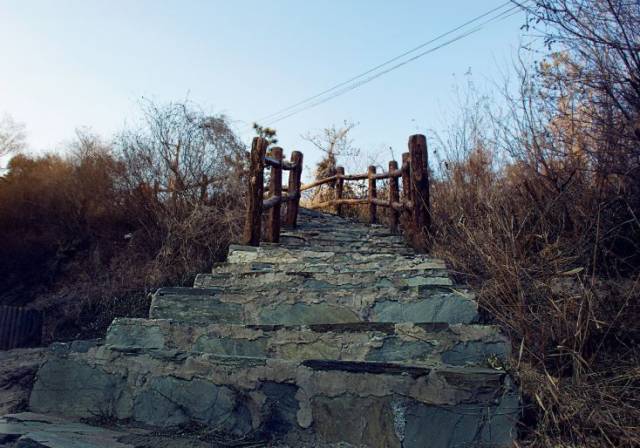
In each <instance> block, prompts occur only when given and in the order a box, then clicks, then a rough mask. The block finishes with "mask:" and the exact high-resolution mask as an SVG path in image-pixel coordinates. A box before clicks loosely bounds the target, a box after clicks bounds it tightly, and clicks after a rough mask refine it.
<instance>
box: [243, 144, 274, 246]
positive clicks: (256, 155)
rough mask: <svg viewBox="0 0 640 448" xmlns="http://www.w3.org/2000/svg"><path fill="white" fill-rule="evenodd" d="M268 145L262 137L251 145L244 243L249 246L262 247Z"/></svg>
mask: <svg viewBox="0 0 640 448" xmlns="http://www.w3.org/2000/svg"><path fill="white" fill-rule="evenodd" d="M268 145H269V142H268V141H267V140H266V139H264V138H262V137H255V138H254V139H253V142H252V143H251V165H250V166H249V183H248V191H247V211H246V214H245V219H244V233H243V243H244V244H247V245H249V246H259V245H260V230H261V220H262V200H263V195H264V155H265V153H266V151H267V146H268Z"/></svg>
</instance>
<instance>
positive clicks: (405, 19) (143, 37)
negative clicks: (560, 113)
mask: <svg viewBox="0 0 640 448" xmlns="http://www.w3.org/2000/svg"><path fill="white" fill-rule="evenodd" d="M500 3H502V1H500V0H449V1H445V2H443V1H425V0H398V1H390V0H385V1H381V0H351V1H348V0H317V1H309V0H297V1H293V0H273V1H266V0H261V1H259V0H256V1H253V0H251V1H250V0H225V1H222V0H210V1H200V0H183V1H177V0H175V1H168V0H167V1H161V0H150V1H147V0H56V1H48V0H0V113H3V112H6V113H9V114H11V115H12V116H13V117H14V119H15V120H17V121H21V122H23V123H25V125H26V128H27V133H28V143H29V146H30V148H31V149H32V150H34V151H44V150H58V149H60V148H61V147H62V145H61V142H63V141H64V140H68V139H70V138H72V137H73V135H74V129H75V128H76V127H79V126H88V127H90V128H92V129H93V130H94V131H95V132H97V133H99V134H101V135H103V136H105V137H106V138H109V137H110V136H111V135H113V133H115V132H117V131H118V130H119V129H121V128H122V127H123V126H124V125H125V122H134V121H135V119H136V114H137V111H138V104H137V102H138V100H139V99H140V98H141V97H142V96H145V97H150V98H153V99H155V100H159V101H168V100H182V99H185V98H189V99H190V100H192V101H194V102H196V103H198V104H200V105H202V106H203V107H204V109H205V110H206V111H208V112H214V113H225V114H227V115H228V116H229V117H230V118H231V119H232V120H233V122H234V125H235V126H236V128H237V129H238V130H239V131H244V130H245V129H246V127H247V124H250V123H251V122H252V121H253V120H256V119H258V118H260V117H263V116H265V115H268V114H270V113H272V112H274V111H276V110H278V109H280V108H282V107H286V106H288V105H290V104H292V103H295V102H297V101H299V100H300V99H303V98H306V97H308V96H310V95H313V94H315V93H318V92H319V91H322V90H324V89H326V88H328V87H331V86H332V85H334V84H336V83H338V82H340V81H343V80H345V79H347V78H349V77H351V76H353V75H355V74H358V73H360V72H362V71H364V70H366V69H368V68H370V67H372V66H374V65H376V64H378V63H380V62H382V61H384V60H386V59H389V58H391V57H393V56H396V55H397V54H399V53H401V52H403V51H405V50H407V49H410V48H412V47H414V46H416V45H419V44H420V43H422V42H425V41H427V40H429V39H430V38H432V37H435V36H436V35H438V34H441V33H442V32H445V31H447V30H449V29H451V28H453V27H455V26H457V25H460V24H461V23H463V22H465V21H466V20H468V19H470V18H472V17H474V16H476V15H479V14H481V13H483V12H485V11H487V10H489V9H491V8H493V7H495V6H497V5H499V4H500ZM523 21H524V14H522V13H521V14H518V15H516V16H513V17H511V18H509V19H507V20H504V21H501V22H498V23H494V24H492V25H490V26H488V27H487V28H486V29H484V30H482V31H480V32H479V33H476V34H474V35H472V36H470V37H467V38H465V39H462V40H460V41H458V42H455V43H453V44H452V45H449V46H447V47H445V48H442V49H440V50H438V51H436V52H435V53H432V54H430V55H427V56H425V57H424V58H421V59H419V60H417V61H415V62H412V63H411V64H408V65H406V66H404V67H402V68H400V69H398V70H395V71H394V72H392V73H389V74H387V75H385V76H383V77H381V78H379V79H376V80H374V81H373V82H371V83H369V84H367V85H365V86H363V87H360V88H358V89H356V90H353V91H351V92H349V93H347V94H346V95H343V96H341V97H339V98H336V99H334V100H332V101H329V102H327V103H325V104H323V105H321V106H319V107H316V108H314V109H311V110H308V111H306V112H303V113H301V114H299V115H297V116H295V117H291V118H289V119H287V120H284V121H282V122H280V123H277V125H275V127H276V128H277V130H278V134H279V137H280V143H281V145H282V146H283V147H284V148H285V151H286V152H287V153H288V152H290V151H291V150H292V149H299V150H301V151H303V152H304V153H305V155H306V157H307V162H308V165H311V163H313V162H314V161H316V160H317V158H318V154H317V152H314V151H313V150H312V148H311V147H310V145H309V144H308V143H306V142H304V141H303V140H302V139H301V138H300V135H301V134H303V133H306V132H308V131H314V130H318V129H320V128H323V127H326V126H328V125H331V124H332V123H335V124H340V123H341V122H342V121H343V120H345V119H346V120H352V121H356V122H359V123H360V124H359V126H358V127H357V129H356V130H355V131H354V133H353V137H354V139H355V143H356V144H357V145H358V146H360V147H362V148H363V149H364V150H365V152H369V153H372V154H373V153H376V152H378V151H380V148H384V147H389V146H392V147H393V148H394V152H395V154H396V157H397V156H399V154H400V153H401V152H402V151H404V150H405V147H406V140H407V137H408V136H409V135H410V134H412V133H416V132H423V131H424V130H425V129H426V128H437V127H438V126H440V125H441V124H442V116H443V114H445V113H446V112H450V111H451V107H452V105H453V102H452V101H453V97H454V95H453V87H454V86H455V85H456V83H458V84H464V82H465V80H464V78H465V73H467V72H468V71H469V70H471V73H472V74H473V79H474V80H475V82H476V83H477V84H479V85H482V84H484V83H489V80H491V79H500V78H501V77H502V76H503V72H504V70H505V68H508V67H509V65H510V61H511V60H512V57H513V55H514V54H515V52H516V49H517V47H518V44H519V39H520V33H521V31H520V29H519V28H520V26H521V25H522V24H523ZM242 135H243V138H244V140H245V141H247V142H248V141H249V140H250V137H251V133H250V132H249V133H246V132H245V133H243V134H242ZM386 159H388V157H387V156H386V155H385V156H384V157H383V160H386Z"/></svg>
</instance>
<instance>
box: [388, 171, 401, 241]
mask: <svg viewBox="0 0 640 448" xmlns="http://www.w3.org/2000/svg"><path fill="white" fill-rule="evenodd" d="M397 169H398V162H396V161H395V160H392V161H390V162H389V172H390V173H392V172H394V171H396V170H397ZM394 202H400V192H399V191H398V178H397V177H395V176H391V177H390V178H389V228H390V229H391V231H392V232H394V233H395V232H397V231H398V221H399V219H400V212H398V210H396V209H394V208H393V206H392V204H393V203H394Z"/></svg>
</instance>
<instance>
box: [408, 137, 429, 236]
mask: <svg viewBox="0 0 640 448" xmlns="http://www.w3.org/2000/svg"><path fill="white" fill-rule="evenodd" d="M409 153H410V160H411V195H412V202H413V224H414V226H415V230H416V231H417V233H418V237H419V238H420V239H421V240H422V243H423V244H424V245H425V246H426V245H427V244H428V238H429V231H430V230H431V210H430V204H429V165H428V154H427V139H426V137H425V136H424V135H421V134H416V135H412V136H411V137H409Z"/></svg>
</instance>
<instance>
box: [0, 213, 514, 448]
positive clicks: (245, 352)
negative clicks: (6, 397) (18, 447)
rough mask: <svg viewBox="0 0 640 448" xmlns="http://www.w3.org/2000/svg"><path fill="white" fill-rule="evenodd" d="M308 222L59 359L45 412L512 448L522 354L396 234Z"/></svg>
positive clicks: (242, 437) (292, 436) (318, 217)
mask: <svg viewBox="0 0 640 448" xmlns="http://www.w3.org/2000/svg"><path fill="white" fill-rule="evenodd" d="M299 221H300V226H299V228H298V229H296V230H295V231H291V232H284V233H283V235H282V241H281V244H279V245H270V244H263V245H261V246H260V247H259V248H254V247H244V246H232V247H231V248H230V251H229V257H228V262H227V263H224V264H220V265H217V266H215V267H214V269H213V272H212V273H208V274H200V275H198V277H197V278H196V280H195V284H194V287H193V288H163V289H160V290H158V291H157V292H156V293H155V294H154V296H153V301H152V305H151V309H150V315H149V319H116V320H115V321H114V322H113V323H112V325H111V327H110V328H109V331H108V334H107V337H106V340H105V341H104V342H95V341H94V342H92V341H85V342H76V343H74V344H55V345H54V346H52V347H51V350H50V353H49V356H48V360H47V361H46V362H45V363H44V364H43V366H42V367H41V368H40V370H39V372H38V374H37V379H36V382H35V385H34V388H33V391H32V394H31V398H30V410H31V411H33V412H37V413H42V414H48V415H63V416H67V417H72V418H76V419H78V418H84V419H89V421H92V420H93V421H105V420H107V421H116V422H119V423H120V424H122V422H127V423H128V424H129V425H137V426H140V425H146V426H147V427H163V428H167V427H174V426H179V425H183V426H184V425H187V426H191V427H194V425H195V427H197V428H200V429H199V430H203V429H204V430H206V431H208V434H210V435H215V437H217V438H216V439H215V440H217V441H218V442H216V443H222V444H221V445H215V444H214V445H211V446H260V445H259V443H260V441H265V443H270V445H264V444H263V445H264V446H274V445H276V444H281V445H282V446H284V445H287V446H292V447H300V446H309V447H319V446H335V447H337V446H344V447H347V446H353V447H355V446H358V447H359V446H366V447H405V448H414V447H435V448H440V447H443V448H444V447H447V448H449V447H451V448H453V447H475V446H478V447H480V446H482V447H488V446H495V447H506V446H510V445H511V442H512V440H513V439H514V437H515V426H516V421H517V418H518V412H519V399H518V395H517V392H516V390H515V388H514V387H513V385H512V384H511V381H510V378H509V376H508V375H507V374H506V373H505V372H504V371H502V370H500V369H496V368H494V367H495V366H497V365H500V364H501V363H503V362H505V361H506V359H507V358H508V356H509V347H510V344H509V341H507V340H506V339H505V337H504V336H502V335H501V334H500V332H499V331H498V329H497V328H496V327H493V326H487V325H481V324H479V323H478V320H479V318H478V311H477V305H476V303H475V301H474V298H473V294H472V292H471V291H469V290H468V289H467V288H465V287H464V286H460V285H455V284H453V283H452V281H451V279H450V278H449V276H448V274H447V269H446V267H445V265H444V263H443V262H442V261H441V260H436V259H432V258H429V257H428V256H424V255H418V254H415V253H414V252H413V251H412V250H411V249H409V248H408V247H407V246H406V245H405V243H404V242H403V240H402V238H401V237H399V236H395V235H391V234H389V233H388V230H386V229H385V228H382V227H379V226H366V225H363V224H357V223H353V222H350V221H348V220H345V219H342V218H338V217H336V216H332V215H327V214H321V213H316V212H311V211H308V210H301V214H300V217H299ZM14 418H15V417H14ZM0 433H2V426H1V425H0ZM0 437H1V436H0ZM0 440H2V439H1V438H0ZM121 440H125V439H121ZM87 443H89V442H87ZM234 444H235V445H234ZM243 444H245V445H243ZM249 444H251V445H249ZM41 446H52V447H53V446H56V447H57V446H62V445H54V444H50V445H46V444H44V445H41ZM82 446H86V447H91V446H102V445H97V444H94V445H91V444H86V445H82ZM114 446H115V445H114ZM124 446H136V445H135V443H133V444H125V445H124ZM139 446H143V445H139ZM158 446H160V445H158ZM167 446H168V445H167ZM193 446H196V445H193Z"/></svg>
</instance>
